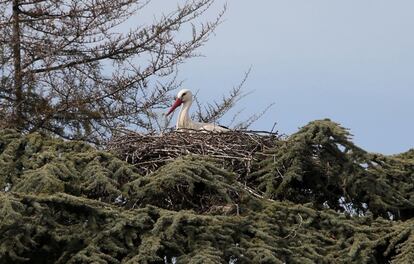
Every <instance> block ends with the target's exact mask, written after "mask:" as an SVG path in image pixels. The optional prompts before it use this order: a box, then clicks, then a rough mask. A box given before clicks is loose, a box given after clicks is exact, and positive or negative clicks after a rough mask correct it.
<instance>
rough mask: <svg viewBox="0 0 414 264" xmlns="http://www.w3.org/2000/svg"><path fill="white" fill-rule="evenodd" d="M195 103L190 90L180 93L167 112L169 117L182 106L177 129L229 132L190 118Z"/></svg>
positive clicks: (223, 128) (217, 126) (215, 125)
mask: <svg viewBox="0 0 414 264" xmlns="http://www.w3.org/2000/svg"><path fill="white" fill-rule="evenodd" d="M192 103H193V94H192V93H191V91H190V90H188V89H183V90H181V91H179V92H178V94H177V99H176V100H175V102H174V104H173V105H172V106H171V108H170V110H169V111H168V112H167V114H166V115H167V116H168V115H169V114H171V113H172V112H173V111H174V110H175V109H176V108H177V107H179V106H180V105H182V106H181V110H180V114H179V115H178V119H177V125H176V129H177V130H179V129H194V130H206V131H216V132H224V131H229V129H228V128H225V127H222V126H219V125H217V124H212V123H199V122H194V121H193V120H191V118H190V114H189V109H190V107H191V104H192Z"/></svg>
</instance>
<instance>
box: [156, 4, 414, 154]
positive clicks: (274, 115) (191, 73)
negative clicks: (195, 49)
mask: <svg viewBox="0 0 414 264" xmlns="http://www.w3.org/2000/svg"><path fill="white" fill-rule="evenodd" d="M176 2H177V1H173V0H171V1H168V4H166V1H165V0H164V1H162V0H154V1H153V3H152V4H151V5H150V6H149V10H157V11H158V12H160V11H161V10H163V11H165V12H168V10H169V8H173V7H174V5H175V4H173V3H176ZM223 3H224V1H222V2H220V1H217V5H215V6H214V7H213V9H212V10H211V11H218V10H219V9H220V8H221V5H222V4H223ZM227 6H228V9H227V12H226V15H225V22H224V23H223V24H222V25H221V26H220V27H219V28H218V29H217V31H216V34H215V36H214V37H212V38H211V40H210V41H209V42H208V43H207V44H206V46H205V47H203V48H202V49H201V50H200V51H201V53H203V54H204V55H205V57H203V58H196V59H192V60H190V61H188V62H187V63H186V64H185V65H183V66H182V67H181V69H180V76H181V77H182V78H184V79H185V83H184V86H185V87H186V88H189V89H192V90H199V94H200V97H201V98H202V99H203V102H209V101H211V100H213V99H214V98H219V95H220V94H222V93H226V91H227V90H230V89H231V87H232V86H233V85H235V84H237V83H238V81H239V80H240V79H241V78H242V76H243V73H244V72H245V71H246V70H247V69H248V68H249V67H250V66H252V72H251V75H250V77H249V79H248V81H247V83H246V86H245V90H246V91H247V92H249V91H252V92H253V93H252V94H251V95H249V96H248V97H247V98H245V99H243V101H241V102H240V104H239V109H240V108H245V113H246V115H248V114H249V113H255V112H260V111H261V110H262V109H263V108H264V107H266V105H267V104H269V103H272V102H274V103H275V105H274V106H273V107H272V108H271V109H270V110H269V111H268V112H267V114H266V115H265V116H264V117H263V118H262V119H261V120H259V121H258V122H257V123H255V124H254V125H253V127H252V128H253V129H258V130H270V129H271V128H272V126H273V123H274V122H277V123H278V124H277V127H276V128H277V129H278V130H279V131H280V132H282V133H286V134H291V133H293V132H295V131H297V129H298V127H300V126H303V125H306V124H307V123H308V122H309V121H312V120H315V119H321V118H330V119H332V120H333V121H336V122H338V123H340V124H342V125H343V126H345V127H347V128H349V129H350V130H351V133H352V134H354V141H355V143H356V144H358V145H359V146H361V147H362V148H365V149H366V150H368V151H373V152H382V153H385V154H393V153H398V152H402V151H406V150H408V149H410V148H413V147H414V137H413V135H414V121H413V119H414V118H413V115H414V106H413V103H414V102H413V101H414V72H413V69H414V33H413V31H414V15H413V14H414V1H412V0H392V1H391V0H347V1H344V0H342V1H339V0H260V1H247V0H237V1H236V0H233V1H228V3H227ZM170 10H171V9H170ZM211 13H212V14H214V12H211ZM225 121H226V120H225V119H224V120H223V122H224V123H225Z"/></svg>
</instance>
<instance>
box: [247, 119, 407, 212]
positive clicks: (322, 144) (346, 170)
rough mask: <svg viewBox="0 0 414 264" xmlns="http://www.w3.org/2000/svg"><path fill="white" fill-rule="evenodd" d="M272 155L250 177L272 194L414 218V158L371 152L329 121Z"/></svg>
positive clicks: (316, 123) (311, 127)
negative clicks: (357, 144)
mask: <svg viewBox="0 0 414 264" xmlns="http://www.w3.org/2000/svg"><path fill="white" fill-rule="evenodd" d="M268 154H269V158H267V159H266V160H264V161H262V162H261V163H260V164H259V165H258V168H257V169H256V170H255V171H254V172H253V173H252V174H251V175H249V177H248V179H249V181H250V183H251V184H252V186H254V187H255V188H257V189H258V190H260V191H262V192H263V193H265V195H266V196H267V197H270V198H272V199H280V200H284V199H287V200H291V201H293V202H296V203H306V202H310V203H314V204H315V206H317V207H319V208H320V207H322V206H327V207H329V208H333V209H335V210H348V211H349V210H352V211H355V213H364V212H367V211H368V210H369V211H370V212H371V213H373V214H374V215H376V216H379V215H381V216H383V217H388V216H389V214H393V217H394V218H395V219H397V218H398V219H399V218H410V217H413V216H414V211H413V209H414V185H413V182H414V159H412V158H411V156H410V155H409V154H402V155H400V156H395V157H393V156H384V155H380V154H371V153H367V152H365V151H364V150H362V149H360V148H358V147H357V146H355V145H354V144H353V143H352V142H351V141H350V134H349V132H348V131H347V130H346V129H345V128H343V127H341V126H340V125H338V124H336V123H334V122H332V121H330V120H317V121H314V122H311V123H309V124H308V125H307V126H305V127H303V128H302V129H301V130H300V131H299V132H297V133H295V134H293V135H292V136H290V137H289V138H288V139H287V140H286V141H279V142H278V146H277V147H276V148H275V149H274V150H273V151H271V152H270V153H268Z"/></svg>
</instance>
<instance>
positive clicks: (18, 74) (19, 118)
mask: <svg viewBox="0 0 414 264" xmlns="http://www.w3.org/2000/svg"><path fill="white" fill-rule="evenodd" d="M20 41H21V40H20V18H19V1H18V0H13V43H12V46H13V58H14V62H13V64H14V95H15V102H14V109H13V110H14V118H13V119H14V122H15V123H14V127H16V128H18V129H21V128H22V127H23V123H24V120H23V81H22V68H21V48H20Z"/></svg>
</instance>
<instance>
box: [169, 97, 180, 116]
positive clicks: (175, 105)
mask: <svg viewBox="0 0 414 264" xmlns="http://www.w3.org/2000/svg"><path fill="white" fill-rule="evenodd" d="M182 103H183V100H181V99H180V98H177V100H175V102H174V104H173V105H172V106H171V108H170V110H169V111H168V112H167V114H166V115H169V114H171V113H172V112H173V111H174V110H175V108H177V107H179V106H180V105H181V104H182Z"/></svg>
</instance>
